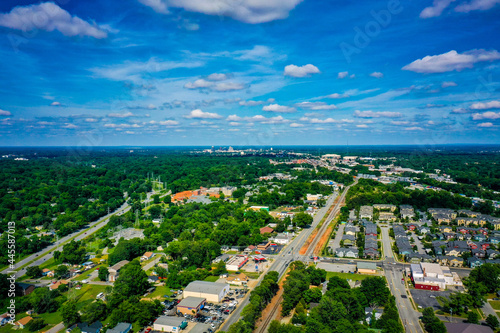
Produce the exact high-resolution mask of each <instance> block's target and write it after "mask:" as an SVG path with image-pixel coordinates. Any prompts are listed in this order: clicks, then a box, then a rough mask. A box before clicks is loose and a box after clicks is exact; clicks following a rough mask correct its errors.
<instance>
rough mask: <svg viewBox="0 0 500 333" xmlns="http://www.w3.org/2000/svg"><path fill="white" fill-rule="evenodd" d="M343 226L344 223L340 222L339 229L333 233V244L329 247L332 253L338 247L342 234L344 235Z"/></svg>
mask: <svg viewBox="0 0 500 333" xmlns="http://www.w3.org/2000/svg"><path fill="white" fill-rule="evenodd" d="M344 228H345V224H341V225H340V226H339V229H338V230H337V233H336V234H335V239H334V240H333V245H332V247H331V248H330V249H331V251H333V253H335V250H336V249H338V248H339V247H340V241H341V240H342V236H343V235H344Z"/></svg>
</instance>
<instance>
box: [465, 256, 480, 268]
mask: <svg viewBox="0 0 500 333" xmlns="http://www.w3.org/2000/svg"><path fill="white" fill-rule="evenodd" d="M483 263H484V260H481V259H479V258H476V257H470V258H467V265H469V267H470V268H476V267H479V266H481V265H482V264H483Z"/></svg>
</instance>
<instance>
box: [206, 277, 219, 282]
mask: <svg viewBox="0 0 500 333" xmlns="http://www.w3.org/2000/svg"><path fill="white" fill-rule="evenodd" d="M218 279H219V277H218V276H207V277H206V278H205V281H208V282H215V281H217V280H218Z"/></svg>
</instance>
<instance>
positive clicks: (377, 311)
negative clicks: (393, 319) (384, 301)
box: [365, 308, 384, 325]
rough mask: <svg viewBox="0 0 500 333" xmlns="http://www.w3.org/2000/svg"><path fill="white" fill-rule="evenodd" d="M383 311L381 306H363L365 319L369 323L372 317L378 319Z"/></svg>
mask: <svg viewBox="0 0 500 333" xmlns="http://www.w3.org/2000/svg"><path fill="white" fill-rule="evenodd" d="M383 312H384V311H383V310H382V309H381V308H365V321H366V322H367V323H368V325H370V323H371V321H372V319H375V320H379V319H380V318H381V317H382V313H383Z"/></svg>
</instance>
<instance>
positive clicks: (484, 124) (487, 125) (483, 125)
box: [477, 123, 493, 127]
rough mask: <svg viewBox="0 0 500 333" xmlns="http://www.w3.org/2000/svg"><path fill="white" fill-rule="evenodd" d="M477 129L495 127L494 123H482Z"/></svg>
mask: <svg viewBox="0 0 500 333" xmlns="http://www.w3.org/2000/svg"><path fill="white" fill-rule="evenodd" d="M477 127H493V123H480V124H477Z"/></svg>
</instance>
